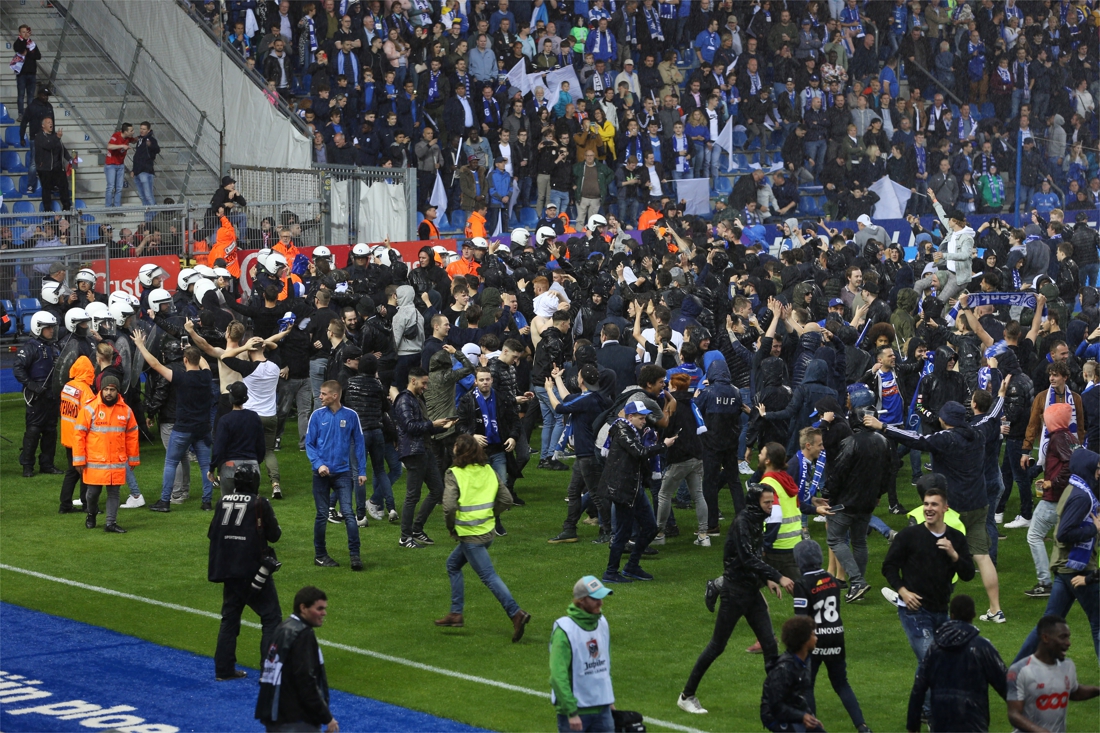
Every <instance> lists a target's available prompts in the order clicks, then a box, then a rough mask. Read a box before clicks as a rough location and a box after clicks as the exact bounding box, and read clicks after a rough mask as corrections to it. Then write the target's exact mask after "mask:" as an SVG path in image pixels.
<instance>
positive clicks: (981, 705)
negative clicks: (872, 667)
mask: <svg viewBox="0 0 1100 733" xmlns="http://www.w3.org/2000/svg"><path fill="white" fill-rule="evenodd" d="M1007 675H1008V668H1007V667H1005V663H1004V661H1003V660H1002V659H1001V655H1000V654H998V653H997V650H996V649H995V648H994V647H993V645H992V644H990V643H989V641H988V640H987V639H984V638H982V636H981V634H980V633H979V632H978V628H977V627H976V626H973V625H971V624H968V623H966V622H965V621H958V620H955V619H952V620H950V621H948V622H947V623H945V624H943V625H942V626H940V627H939V628H938V629H936V631H935V633H934V635H933V637H932V646H931V648H929V650H928V653H927V655H925V657H924V661H923V662H921V663H920V666H919V667H918V668H917V677H916V679H915V680H913V689H912V691H911V692H910V693H909V713H908V716H907V724H906V727H907V729H908V730H919V729H920V716H921V707H922V706H923V705H924V698H925V693H926V692H927V691H928V689H929V688H931V690H932V706H931V714H930V715H929V716H928V728H929V729H930V730H950V731H986V730H989V688H990V687H992V688H993V689H994V690H996V692H997V694H998V695H1000V696H1001V698H1002V699H1004V697H1005V695H1006V694H1008V678H1007Z"/></svg>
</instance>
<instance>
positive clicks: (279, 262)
mask: <svg viewBox="0 0 1100 733" xmlns="http://www.w3.org/2000/svg"><path fill="white" fill-rule="evenodd" d="M260 263H261V264H262V265H263V266H264V269H265V270H267V271H268V272H269V273H271V274H272V275H278V274H279V270H281V269H283V268H284V267H286V266H287V264H286V257H283V256H282V255H281V254H279V253H278V252H272V253H271V254H269V255H268V256H267V258H266V259H263V260H260Z"/></svg>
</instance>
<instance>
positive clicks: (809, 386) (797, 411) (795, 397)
mask: <svg viewBox="0 0 1100 733" xmlns="http://www.w3.org/2000/svg"><path fill="white" fill-rule="evenodd" d="M828 379H829V365H828V364H826V363H825V362H824V361H822V360H821V359H813V360H812V361H810V363H809V364H807V365H806V378H805V379H804V380H803V381H802V384H800V385H799V386H797V387H795V389H794V393H793V394H792V395H791V401H790V402H789V403H787V406H786V407H785V408H784V409H782V410H780V411H779V412H775V413H772V412H769V413H767V414H766V415H765V416H764V419H765V420H767V421H768V422H773V421H779V422H781V423H783V424H785V425H788V426H789V428H788V430H789V434H790V438H788V440H787V442H786V446H787V455H789V456H790V455H794V453H795V451H797V450H798V431H799V430H801V429H802V428H806V427H809V426H810V423H811V420H810V413H812V412H813V411H814V405H815V404H816V403H817V401H818V400H820V399H824V398H825V397H836V396H837V394H836V390H834V389H832V388H830V387H829V386H828V385H827V381H828ZM765 409H766V408H765Z"/></svg>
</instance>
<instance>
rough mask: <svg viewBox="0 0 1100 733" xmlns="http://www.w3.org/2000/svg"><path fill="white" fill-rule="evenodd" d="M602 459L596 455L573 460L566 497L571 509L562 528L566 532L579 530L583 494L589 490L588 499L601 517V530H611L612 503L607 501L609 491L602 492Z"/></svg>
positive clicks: (567, 512)
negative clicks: (600, 488)
mask: <svg viewBox="0 0 1100 733" xmlns="http://www.w3.org/2000/svg"><path fill="white" fill-rule="evenodd" d="M601 471H602V468H601V466H600V460H599V459H598V458H596V456H585V457H583V458H577V459H576V460H575V461H574V462H573V475H572V476H571V477H570V479H569V488H568V489H567V490H566V498H567V499H568V500H569V509H568V510H567V511H566V515H565V522H564V523H563V524H562V525H561V528H562V529H563V530H565V531H566V532H568V531H570V530H572V531H574V532H575V531H577V522H578V521H579V520H580V518H581V494H583V493H584V492H586V491H587V492H588V500H589V501H590V502H591V503H592V506H594V507H596V511H597V512H598V514H599V517H600V531H601V532H608V533H609V532H611V504H610V503H609V502H608V501H607V491H606V489H605V490H604V492H603V494H601V493H600V490H599V485H600V472H601Z"/></svg>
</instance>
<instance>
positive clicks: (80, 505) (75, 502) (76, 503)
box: [73, 499, 84, 509]
mask: <svg viewBox="0 0 1100 733" xmlns="http://www.w3.org/2000/svg"><path fill="white" fill-rule="evenodd" d="M73 506H74V507H75V508H77V509H81V508H83V507H84V502H82V501H81V500H80V499H73Z"/></svg>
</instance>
